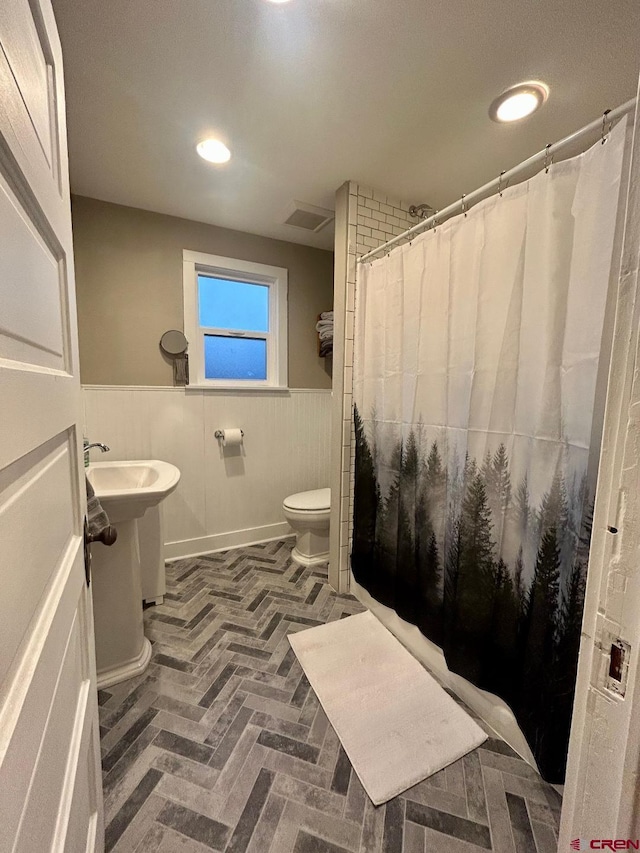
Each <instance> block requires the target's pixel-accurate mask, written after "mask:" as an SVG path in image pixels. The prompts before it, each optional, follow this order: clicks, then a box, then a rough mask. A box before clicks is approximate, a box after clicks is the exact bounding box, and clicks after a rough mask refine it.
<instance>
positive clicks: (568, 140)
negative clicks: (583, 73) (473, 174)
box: [358, 98, 636, 264]
mask: <svg viewBox="0 0 640 853" xmlns="http://www.w3.org/2000/svg"><path fill="white" fill-rule="evenodd" d="M635 105H636V99H635V98H631V100H629V101H627V102H626V103H624V104H621V105H620V106H619V107H616V108H615V109H614V110H607V111H606V112H605V113H604V114H603V115H602V116H600V118H597V119H594V121H592V122H590V124H587V125H585V126H584V127H583V128H581V129H580V130H576V131H575V132H574V133H571V134H569V136H565V137H564V139H561V140H560V141H559V142H554V143H553V144H549V145H547V146H546V147H545V148H543V149H542V151H538V153H537V154H533V155H532V156H531V157H529V158H528V159H527V160H523V161H522V163H519V164H518V165H517V166H514V167H513V169H509V170H508V171H507V172H501V173H500V175H499V176H498V177H497V178H494V179H493V180H492V181H489V183H487V184H485V185H484V186H482V187H480V188H479V189H477V190H474V192H472V193H469V194H468V195H463V196H462V198H460V199H458V200H457V201H454V202H453V203H452V204H450V205H449V206H448V207H445V208H443V209H442V210H438V211H436V212H435V213H434V214H433V216H429V217H428V218H427V219H423V220H422V221H421V222H418V224H417V225H412V226H411V228H409V229H407V230H406V231H403V232H402V234H398V235H397V236H396V237H392V238H391V240H387V242H386V243H383V244H382V245H381V246H378V248H377V249H372V250H371V251H370V252H367V254H366V255H362V256H361V257H359V258H358V263H359V264H361V263H364V262H365V261H369V260H371V259H372V258H375V256H376V255H379V254H380V253H381V252H387V251H388V250H389V249H391V248H392V247H393V246H395V245H396V244H397V243H400V242H402V241H403V240H407V239H409V238H410V237H413V236H414V235H416V234H419V233H420V232H421V231H424V230H425V229H426V228H429V226H431V225H433V226H435V225H439V224H441V223H442V222H443V221H444V220H445V219H448V218H449V217H451V216H453V214H455V213H461V212H462V211H465V212H466V211H467V210H468V209H469V206H470V205H472V204H473V203H474V202H476V201H480V200H482V199H484V198H488V197H489V196H490V195H491V194H492V193H493V191H494V190H497V191H498V192H501V191H502V190H505V189H506V188H507V185H508V183H509V181H510V180H511V179H512V178H516V177H520V176H521V175H522V174H523V173H526V172H528V171H530V170H531V169H532V168H533V167H534V166H537V165H538V164H539V163H542V164H543V166H544V167H545V168H546V169H547V170H548V169H549V167H550V165H551V163H552V162H553V158H554V155H555V154H557V153H559V152H560V151H562V150H563V149H565V148H568V147H569V146H571V145H573V144H574V143H575V142H578V141H579V140H580V139H582V137H583V136H588V135H589V134H591V133H593V132H594V131H597V130H601V131H602V141H603V142H606V138H607V135H608V133H609V131H610V130H611V125H612V124H613V122H614V121H617V120H618V119H619V118H622V116H624V115H626V114H627V113H629V112H631V111H632V110H633V109H634V107H635ZM606 125H609V127H608V129H607V128H606Z"/></svg>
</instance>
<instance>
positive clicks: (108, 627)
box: [87, 459, 180, 687]
mask: <svg viewBox="0 0 640 853" xmlns="http://www.w3.org/2000/svg"><path fill="white" fill-rule="evenodd" d="M87 477H88V478H89V482H90V483H91V485H92V486H93V488H94V490H95V493H96V497H97V498H98V499H99V500H100V503H101V504H102V507H103V509H104V511H105V512H106V513H107V515H108V516H109V521H110V522H111V523H112V524H113V525H115V526H116V527H117V529H118V539H117V541H116V543H115V544H114V545H112V546H111V547H110V548H105V547H103V546H101V545H94V546H93V549H92V582H93V613H94V623H95V635H96V666H97V674H98V687H109V686H110V685H112V684H117V683H118V682H120V681H124V680H126V679H127V678H133V676H135V675H139V674H140V673H141V672H143V671H144V670H145V668H146V667H147V665H148V663H149V660H150V658H151V644H150V643H149V640H147V638H146V637H145V636H144V626H143V620H142V589H141V583H140V553H139V547H138V525H137V519H138V518H141V517H142V516H143V515H144V513H145V512H146V511H147V510H148V509H149V508H150V507H152V506H156V505H157V504H159V503H160V502H161V501H162V500H164V498H166V497H167V495H169V494H171V492H172V491H173V490H174V489H175V488H176V486H177V485H178V482H179V480H180V471H179V470H178V469H177V468H176V467H175V465H171V464H170V463H169V462H161V461H160V460H157V459H149V460H140V461H134V462H95V463H92V464H91V465H89V467H88V468H87Z"/></svg>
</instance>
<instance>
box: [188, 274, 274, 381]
mask: <svg viewBox="0 0 640 853" xmlns="http://www.w3.org/2000/svg"><path fill="white" fill-rule="evenodd" d="M198 312H199V317H200V325H201V326H208V327H209V328H214V329H242V330H245V331H248V332H268V331H269V288H268V287H267V285H264V284H249V283H247V282H244V281H228V280H227V279H223V278H213V277H212V276H209V275H199V276H198ZM263 378H264V377H263Z"/></svg>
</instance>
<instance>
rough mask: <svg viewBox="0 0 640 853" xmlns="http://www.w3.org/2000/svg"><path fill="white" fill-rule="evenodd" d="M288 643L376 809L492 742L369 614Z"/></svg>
mask: <svg viewBox="0 0 640 853" xmlns="http://www.w3.org/2000/svg"><path fill="white" fill-rule="evenodd" d="M289 642H290V643H291V646H292V648H293V650H294V652H295V653H296V655H297V657H298V660H299V661H300V663H301V664H302V668H303V669H304V671H305V674H306V676H307V678H308V679H309V682H310V683H311V686H312V687H313V689H314V690H315V692H316V694H317V696H318V699H319V700H320V702H321V704H322V707H323V708H324V710H325V712H326V714H327V717H328V718H329V720H330V721H331V724H332V725H333V727H334V729H335V730H336V732H337V734H338V737H339V738H340V741H341V743H342V745H343V747H344V750H345V752H346V753H347V755H348V756H349V759H350V761H351V763H352V765H353V768H354V770H355V771H356V773H357V774H358V777H359V779H360V781H361V782H362V785H363V787H364V789H365V791H366V792H367V794H368V795H369V797H370V798H371V800H372V801H373V803H374V804H375V805H381V804H382V803H386V802H387V800H390V799H391V798H392V797H395V796H397V795H398V794H401V793H402V792H403V791H406V790H407V788H411V787H412V786H413V785H417V784H418V782H421V781H422V780H423V779H426V778H427V776H431V774H432V773H436V772H437V771H438V770H442V768H443V767H446V766H447V765H448V764H451V763H452V762H453V761H457V759H458V758H461V757H462V756H463V755H465V754H466V753H467V752H469V751H470V750H472V749H475V748H476V747H477V746H479V745H480V744H481V743H482V742H483V741H484V740H486V737H487V735H486V734H485V732H483V731H482V729H481V728H480V727H479V726H478V725H476V723H475V722H474V721H473V720H472V719H471V717H470V716H469V715H468V714H466V713H465V712H464V711H463V710H462V708H461V707H460V706H459V705H457V704H456V702H454V700H453V699H452V698H451V697H450V696H449V695H448V694H447V693H446V692H445V691H444V690H443V689H442V687H440V685H439V684H438V683H437V681H435V679H433V678H432V677H431V676H430V675H429V673H428V672H427V671H426V670H425V669H424V668H423V667H422V666H421V664H420V663H419V662H418V661H417V660H416V659H415V658H414V657H413V656H412V655H411V654H410V653H409V652H408V651H407V650H406V649H405V648H404V646H402V645H401V644H400V643H399V642H398V640H396V638H395V637H394V636H393V634H391V633H390V632H389V631H387V629H386V628H385V627H384V626H383V625H382V624H381V623H380V622H379V621H378V620H377V619H376V617H375V616H374V615H373V614H372V613H369V612H368V611H367V612H365V613H359V614H358V615H357V616H349V617H348V618H346V619H341V620H339V621H337V622H329V623H328V624H327V625H319V626H318V627H317V628H309V629H308V630H305V631H299V632H298V633H296V634H290V635H289Z"/></svg>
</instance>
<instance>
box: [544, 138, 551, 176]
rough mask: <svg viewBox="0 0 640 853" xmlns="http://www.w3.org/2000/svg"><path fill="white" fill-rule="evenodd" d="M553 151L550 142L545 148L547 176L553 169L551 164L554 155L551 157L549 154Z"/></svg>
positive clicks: (545, 171) (545, 170)
mask: <svg viewBox="0 0 640 853" xmlns="http://www.w3.org/2000/svg"><path fill="white" fill-rule="evenodd" d="M550 150H551V143H550V142H549V143H548V144H547V145H545V147H544V173H545V175H548V174H549V169H550V168H551V164H552V163H553V154H552V155H551V157H549V152H550Z"/></svg>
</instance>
